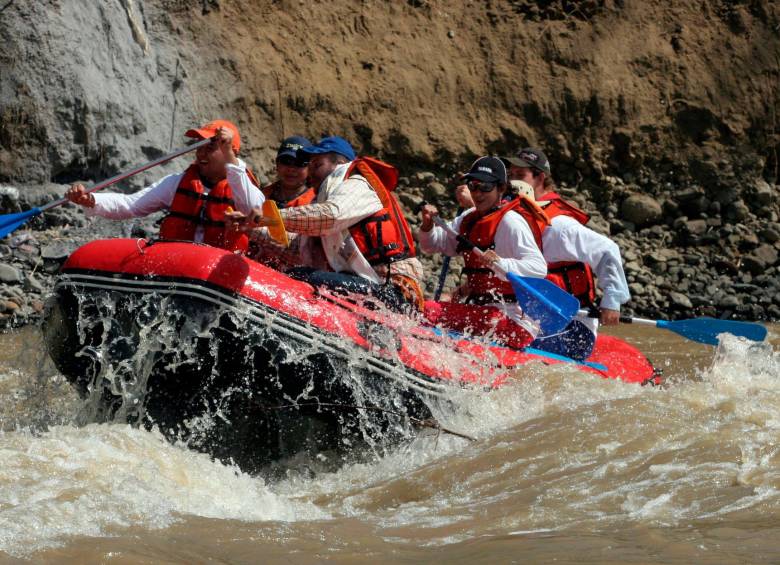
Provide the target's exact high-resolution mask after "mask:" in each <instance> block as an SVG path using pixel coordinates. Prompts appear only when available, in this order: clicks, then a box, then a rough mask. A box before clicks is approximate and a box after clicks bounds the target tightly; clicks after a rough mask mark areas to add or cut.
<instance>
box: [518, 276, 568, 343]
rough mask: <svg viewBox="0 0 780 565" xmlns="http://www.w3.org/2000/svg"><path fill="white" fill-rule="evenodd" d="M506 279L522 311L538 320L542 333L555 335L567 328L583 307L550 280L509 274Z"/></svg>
mask: <svg viewBox="0 0 780 565" xmlns="http://www.w3.org/2000/svg"><path fill="white" fill-rule="evenodd" d="M507 280H508V281H509V282H510V283H511V284H512V288H513V289H514V291H515V295H516V296H517V302H518V303H519V304H520V307H521V308H522V309H523V312H525V314H526V315H527V316H528V317H529V318H531V319H534V320H536V321H537V322H539V325H540V326H541V328H542V331H541V335H552V334H556V333H558V332H560V331H562V330H563V328H565V327H566V326H567V325H568V324H569V322H571V320H572V318H574V316H575V315H576V314H577V310H579V308H580V301H579V300H577V299H576V298H574V297H573V296H572V295H571V294H569V293H568V292H566V291H565V290H563V289H562V288H561V287H559V286H557V285H555V284H553V283H551V282H550V281H548V280H547V279H536V278H533V277H521V276H519V275H516V274H514V273H507Z"/></svg>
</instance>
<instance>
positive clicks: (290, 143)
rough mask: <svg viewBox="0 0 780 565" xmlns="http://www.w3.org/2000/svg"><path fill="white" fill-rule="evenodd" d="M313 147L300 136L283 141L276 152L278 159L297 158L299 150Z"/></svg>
mask: <svg viewBox="0 0 780 565" xmlns="http://www.w3.org/2000/svg"><path fill="white" fill-rule="evenodd" d="M307 145H311V141H309V140H308V139H306V138H305V137H303V136H300V135H293V136H292V137H288V138H286V139H285V140H284V141H282V144H281V145H280V146H279V149H278V150H277V151H276V158H277V159H278V158H279V157H293V158H295V157H296V155H297V152H298V149H301V148H302V147H306V146H307Z"/></svg>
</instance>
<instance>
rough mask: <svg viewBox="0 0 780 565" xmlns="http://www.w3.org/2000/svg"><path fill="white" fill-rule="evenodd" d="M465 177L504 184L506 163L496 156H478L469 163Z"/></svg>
mask: <svg viewBox="0 0 780 565" xmlns="http://www.w3.org/2000/svg"><path fill="white" fill-rule="evenodd" d="M465 178H467V179H474V180H479V181H482V182H495V183H498V184H506V182H507V180H506V178H507V177H506V165H504V162H503V161H502V160H501V159H499V158H498V157H480V158H479V159H477V160H476V161H474V164H473V165H471V169H470V170H469V172H468V173H466V175H465Z"/></svg>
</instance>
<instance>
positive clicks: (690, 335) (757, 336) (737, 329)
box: [656, 318, 767, 345]
mask: <svg viewBox="0 0 780 565" xmlns="http://www.w3.org/2000/svg"><path fill="white" fill-rule="evenodd" d="M656 326H657V327H659V328H664V329H667V330H671V331H673V332H674V333H677V334H679V335H681V336H683V337H685V338H687V339H690V340H692V341H698V342H699V343H706V344H708V345H718V334H722V333H729V334H732V335H735V336H738V337H744V338H747V339H749V340H751V341H764V338H765V337H766V334H767V330H766V328H765V327H764V326H762V325H761V324H756V323H753V322H737V321H735V320H718V319H716V318H693V319H691V320H675V321H667V320H658V321H657V322H656Z"/></svg>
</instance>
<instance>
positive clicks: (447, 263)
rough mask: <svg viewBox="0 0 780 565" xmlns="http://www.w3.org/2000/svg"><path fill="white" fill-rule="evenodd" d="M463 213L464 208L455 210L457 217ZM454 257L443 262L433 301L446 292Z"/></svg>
mask: <svg viewBox="0 0 780 565" xmlns="http://www.w3.org/2000/svg"><path fill="white" fill-rule="evenodd" d="M462 213H463V208H461V207H460V206H458V209H457V210H455V217H457V216H460V215H461V214H462ZM451 259H452V257H450V256H449V255H447V256H445V257H444V260H443V261H442V262H441V271H439V282H438V284H437V285H436V292H434V293H433V299H434V300H436V301H438V300H439V298H441V293H442V291H443V290H444V283H445V282H446V281H447V272H448V271H449V270H450V260H451Z"/></svg>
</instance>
